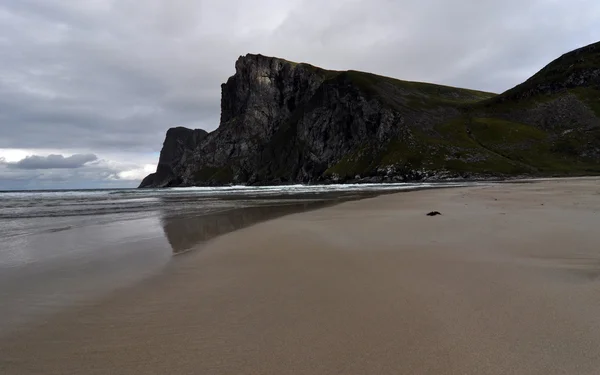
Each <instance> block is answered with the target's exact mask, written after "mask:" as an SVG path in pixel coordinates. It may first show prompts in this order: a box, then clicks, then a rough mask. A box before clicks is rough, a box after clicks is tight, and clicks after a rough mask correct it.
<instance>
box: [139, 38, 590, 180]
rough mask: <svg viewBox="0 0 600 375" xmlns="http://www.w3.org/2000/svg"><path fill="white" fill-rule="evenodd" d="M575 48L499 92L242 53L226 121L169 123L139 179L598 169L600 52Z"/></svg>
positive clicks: (225, 90)
mask: <svg viewBox="0 0 600 375" xmlns="http://www.w3.org/2000/svg"><path fill="white" fill-rule="evenodd" d="M573 53H574V54H575V55H574V56H571V55H569V54H567V55H564V56H562V57H561V58H559V59H558V60H557V62H555V63H553V64H554V65H553V64H550V65H549V66H547V67H546V68H544V70H542V71H541V72H540V73H538V74H537V75H536V76H534V77H532V79H530V80H529V81H527V82H526V83H524V84H523V85H520V86H518V87H517V88H515V89H513V90H509V91H508V92H507V93H505V94H502V95H500V96H496V95H495V94H491V93H485V92H479V91H473V90H466V89H459V88H453V87H446V86H439V85H432V84H425V83H416V82H406V81H400V80H396V79H392V78H388V77H381V76H377V75H374V74H369V73H362V72H356V71H346V72H338V71H328V70H323V69H320V68H317V67H314V66H312V65H309V64H297V63H293V62H290V61H286V60H284V59H279V58H273V57H266V56H262V55H246V56H242V57H240V58H239V59H238V60H237V62H236V64H235V67H236V73H235V75H233V76H232V77H230V78H229V79H228V81H227V83H225V84H223V85H222V87H221V89H222V96H221V121H220V125H219V127H218V128H217V129H216V130H215V131H213V132H211V133H206V132H204V131H202V130H189V129H184V128H173V129H169V131H168V132H167V137H166V139H165V143H164V145H163V150H162V152H161V156H160V161H159V165H158V168H157V171H156V173H154V174H152V175H150V176H148V177H147V178H146V179H144V181H142V183H141V185H140V187H165V186H193V185H223V184H284V183H329V182H342V181H369V182H378V181H407V180H415V179H449V178H474V177H482V176H507V175H515V174H526V175H537V174H544V175H547V174H555V173H575V174H577V173H581V174H585V173H594V171H596V170H597V171H598V172H600V168H596V169H594V168H595V167H594V166H597V165H598V162H599V161H600V151H598V150H597V149H595V147H596V146H595V145H594V142H589V140H590V137H591V139H595V138H594V137H599V138H598V139H600V133H599V131H598V129H600V121H599V119H598V113H597V112H596V111H595V109H596V107H594V103H593V102H591V101H590V98H593V97H594V95H595V94H596V93H597V91H595V90H596V85H597V84H598V82H597V81H598V80H597V78H598V77H597V74H596V73H597V72H598V69H600V62H598V63H597V60H598V55H600V51H599V49H598V48H597V47H593V48H590V47H586V49H583V52H581V50H578V51H575V52H573ZM561 67H562V68H561ZM561 69H562V70H561ZM561 71H562V72H563V73H564V74H563V75H562V76H561ZM561 77H562V78H561ZM519 87H520V88H519ZM548 87H551V88H553V89H548ZM581 88H585V90H584V91H577V90H579V89H581ZM571 89H574V90H575V91H569V90H571ZM542 94H543V95H544V100H541V101H540V100H538V98H539V97H540V95H542ZM567 134H569V135H568V136H567ZM583 139H585V140H586V142H587V143H585V142H582V140H583ZM584 143H585V145H584ZM566 144H568V147H563V146H565V145H566ZM530 151H531V152H530ZM528 152H529V153H528ZM571 165H577V168H580V169H577V168H575V169H571V168H570V166H571ZM584 172H585V173H584Z"/></svg>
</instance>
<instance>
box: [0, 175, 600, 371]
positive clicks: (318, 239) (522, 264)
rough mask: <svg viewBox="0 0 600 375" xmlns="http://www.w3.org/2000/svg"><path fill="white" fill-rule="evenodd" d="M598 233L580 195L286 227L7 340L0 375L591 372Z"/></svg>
mask: <svg viewBox="0 0 600 375" xmlns="http://www.w3.org/2000/svg"><path fill="white" fill-rule="evenodd" d="M431 210H437V211H440V212H441V213H442V215H441V216H436V217H428V216H426V215H425V214H426V213H427V212H429V211H431ZM599 224H600V180H597V179H584V180H561V181H548V182H539V183H531V184H504V185H498V186H493V187H474V188H459V189H447V190H446V189H444V190H429V191H417V192H409V193H400V194H394V195H385V196H380V197H377V198H371V199H365V200H361V201H353V202H346V203H343V204H340V205H337V206H334V207H328V208H324V209H321V210H317V211H311V212H305V213H300V214H293V215H289V216H285V217H283V218H278V219H275V220H272V221H269V222H264V223H260V224H257V225H254V226H252V227H248V228H244V229H241V230H238V231H235V232H233V233H229V234H227V235H225V236H222V237H218V238H215V239H213V240H211V241H210V242H209V243H208V244H206V245H205V246H204V247H203V249H202V250H199V251H191V252H188V253H186V254H183V255H180V256H177V257H175V258H174V259H173V261H172V262H170V263H169V264H168V266H167V267H166V269H165V271H164V272H163V273H161V274H160V275H157V276H155V277H153V278H151V279H148V280H147V281H144V282H143V283H140V284H138V285H136V286H134V287H130V288H126V289H122V290H119V291H116V292H114V293H113V294H111V295H109V296H107V297H106V298H103V299H102V300H98V301H95V302H93V303H92V302H90V303H86V304H85V305H80V306H77V307H73V308H71V309H69V310H68V311H65V312H62V313H59V314H57V315H54V316H52V317H50V318H49V319H47V320H46V321H44V322H41V323H40V324H36V325H30V326H29V327H27V328H22V329H19V330H18V331H17V332H16V333H15V334H14V335H12V336H11V337H6V338H3V339H1V341H0V373H2V374H106V373H115V374H165V373H173V374H598V373H599V372H600V349H599V348H600V231H598V228H599V227H600V225H599Z"/></svg>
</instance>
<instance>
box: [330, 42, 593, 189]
mask: <svg viewBox="0 0 600 375" xmlns="http://www.w3.org/2000/svg"><path fill="white" fill-rule="evenodd" d="M341 74H345V75H346V77H348V78H349V79H350V80H351V81H352V82H353V83H354V84H355V85H356V86H357V87H358V88H360V90H362V92H363V93H364V94H365V96H366V97H368V98H370V99H377V100H380V101H381V102H382V103H384V104H385V105H387V106H389V107H391V108H393V109H395V110H397V111H403V110H406V109H410V110H417V111H427V110H430V109H434V108H439V107H452V108H455V109H457V111H458V112H459V114H458V115H457V116H456V117H455V118H453V119H452V120H450V121H446V122H441V123H438V124H437V125H435V126H434V127H433V129H423V128H420V127H418V126H414V127H410V124H409V128H410V131H409V133H408V136H406V135H405V136H403V137H401V138H400V137H399V138H398V139H392V140H390V141H389V142H388V143H387V144H386V145H384V146H382V147H373V146H372V145H369V144H366V145H365V146H364V147H362V148H359V149H356V150H353V151H352V152H350V153H348V154H347V155H346V156H345V157H344V158H342V159H341V160H340V161H339V162H338V163H336V164H334V165H332V166H331V167H330V168H329V169H328V170H327V171H326V172H325V174H326V175H336V176H339V177H340V178H342V179H344V178H353V177H354V176H356V175H359V176H361V177H365V176H375V175H381V173H382V171H383V170H386V169H390V168H394V169H396V170H403V171H405V172H406V171H411V170H430V171H444V172H448V173H449V174H450V175H467V176H473V175H500V176H508V175H538V176H550V175H552V176H563V175H589V174H600V43H596V44H593V45H590V46H587V47H584V48H581V49H578V50H575V51H573V52H571V53H567V54H565V55H563V56H561V57H560V58H558V59H557V60H555V61H554V62H552V63H550V64H548V65H547V66H546V67H544V68H543V69H542V70H541V71H540V72H539V73H537V74H536V75H534V76H533V77H532V78H530V79H529V80H527V81H526V82H524V83H523V84H521V85H518V86H516V87H515V88H513V89H511V90H508V91H507V92H505V93H503V94H500V95H494V94H491V93H485V92H480V91H473V90H466V89H457V88H452V87H446V86H438V85H432V84H426V83H417V82H406V81H400V80H396V79H393V78H388V77H382V76H378V75H374V74H369V73H361V72H355V71H349V72H344V73H341Z"/></svg>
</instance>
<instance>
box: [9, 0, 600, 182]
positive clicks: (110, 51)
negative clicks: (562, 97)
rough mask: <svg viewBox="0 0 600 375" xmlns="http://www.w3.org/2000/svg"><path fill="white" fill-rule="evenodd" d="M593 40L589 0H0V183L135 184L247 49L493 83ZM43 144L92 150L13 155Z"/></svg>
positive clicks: (597, 5) (597, 9)
mask: <svg viewBox="0 0 600 375" xmlns="http://www.w3.org/2000/svg"><path fill="white" fill-rule="evenodd" d="M599 39H600V2H598V1H597V0H568V1H567V0H519V1H516V0H504V1H497V0H452V1H448V0H397V1H391V0H348V1H335V0H332V1H327V2H325V1H321V0H291V1H285V0H256V1H245V0H214V1H208V0H200V1H188V0H145V1H143V2H142V1H139V0H87V1H64V0H3V1H2V2H1V3H0V51H1V52H2V59H0V158H4V161H3V162H0V189H2V188H19V187H23V188H25V187H26V188H35V187H36V186H39V187H41V188H49V187H54V186H56V187H69V186H77V187H93V186H135V185H136V184H137V183H138V182H139V178H141V177H142V176H143V175H144V174H145V173H146V172H147V171H149V170H152V169H153V168H154V166H155V163H156V161H157V156H158V152H159V151H160V147H161V145H162V141H163V139H164V134H165V131H166V130H167V128H169V127H172V126H187V127H194V128H203V129H206V130H209V131H210V130H213V129H215V128H216V127H217V126H218V119H219V105H220V103H219V101H220V84H221V83H222V82H225V81H226V80H227V78H228V77H229V76H230V75H232V74H233V73H234V63H235V60H236V59H237V57H238V56H239V55H244V54H246V53H262V54H265V55H273V56H279V57H284V58H286V59H289V60H295V61H303V62H309V63H312V64H314V65H318V66H322V67H324V68H330V69H357V70H366V71H371V72H375V73H379V74H384V75H389V76H393V77H396V78H400V79H407V80H418V81H427V82H436V83H442V84H448V85H454V86H462V87H469V88H474V89H480V90H487V91H494V92H501V91H504V90H506V89H508V88H510V87H512V86H514V85H516V84H518V83H520V82H521V81H523V80H524V79H526V78H527V77H528V76H530V75H531V74H533V73H535V72H536V71H537V70H539V69H540V68H542V67H543V66H544V65H545V64H546V63H548V62H550V61H551V60H552V59H553V58H555V57H558V56H559V55H560V54H562V53H564V52H567V51H569V50H572V49H574V48H577V47H580V46H583V45H586V44H589V43H592V42H596V41H598V40H599ZM51 154H55V155H60V156H61V157H62V158H63V160H62V161H61V162H62V163H64V162H65V160H69V161H68V162H66V163H67V164H68V163H69V162H73V164H69V165H78V164H77V163H75V162H81V159H78V158H80V157H81V155H88V156H89V155H92V154H93V155H94V156H96V155H97V160H88V161H86V162H82V163H79V164H80V165H79V168H73V167H63V168H61V169H57V168H56V167H53V168H50V167H46V168H44V167H41V168H40V166H41V165H40V164H37V167H36V168H27V167H20V168H15V167H14V166H16V165H21V166H22V165H34V164H35V163H38V162H40V161H42V164H43V163H47V164H46V165H51V162H50V161H48V160H49V159H50V158H49V155H51ZM77 154H80V155H77ZM33 155H36V156H33ZM27 156H29V159H25V158H26V157H27ZM44 157H46V158H45V159H44ZM73 158H75V159H73ZM43 160H45V161H43ZM32 163H33V164H32ZM59 164H60V163H59ZM11 166H13V167H12V168H11ZM23 168H25V169H23Z"/></svg>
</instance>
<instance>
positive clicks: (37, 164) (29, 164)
mask: <svg viewBox="0 0 600 375" xmlns="http://www.w3.org/2000/svg"><path fill="white" fill-rule="evenodd" d="M96 160H98V157H97V156H96V155H94V154H75V155H71V156H68V157H64V156H63V155H48V156H39V155H31V156H27V157H26V158H25V159H22V160H19V161H17V162H14V163H5V164H6V165H7V166H8V167H9V168H16V169H74V168H81V167H83V166H84V165H85V164H86V163H89V162H92V161H96Z"/></svg>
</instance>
